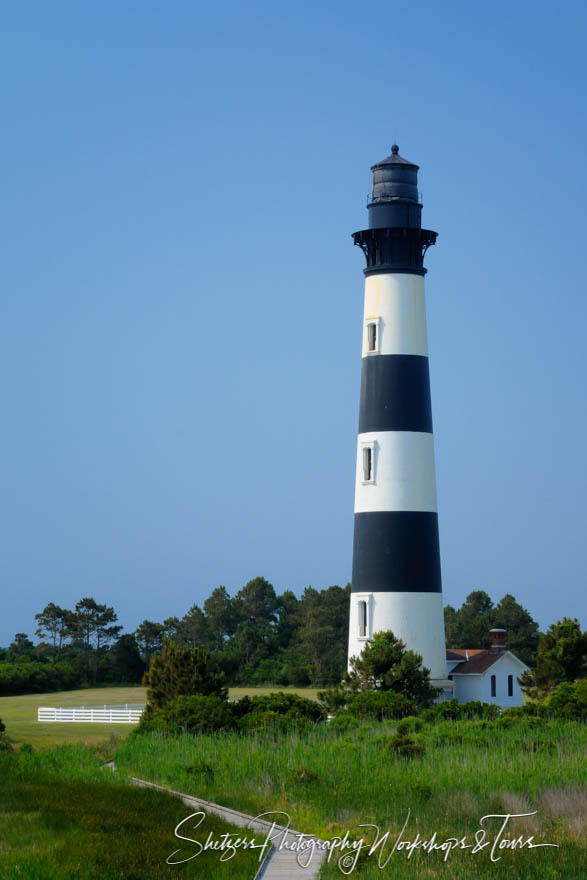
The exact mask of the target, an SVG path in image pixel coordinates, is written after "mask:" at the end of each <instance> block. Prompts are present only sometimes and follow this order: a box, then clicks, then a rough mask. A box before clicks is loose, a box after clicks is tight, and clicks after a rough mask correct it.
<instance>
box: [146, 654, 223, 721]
mask: <svg viewBox="0 0 587 880" xmlns="http://www.w3.org/2000/svg"><path fill="white" fill-rule="evenodd" d="M143 684H144V685H145V687H146V688H147V703H148V705H149V706H151V707H152V708H153V709H161V708H162V707H163V706H165V704H166V703H167V702H169V701H170V700H173V699H175V698H176V697H190V696H192V694H204V695H205V696H208V695H211V694H215V695H216V696H218V697H220V698H221V699H223V700H225V699H226V698H227V696H228V691H227V689H226V685H225V682H224V675H223V673H222V672H219V671H218V670H217V669H216V666H215V664H214V663H213V661H212V659H211V657H210V655H209V654H208V652H207V651H204V650H201V649H200V648H178V647H177V646H176V645H175V644H174V643H173V642H168V643H166V644H165V645H164V646H163V648H162V650H161V652H160V653H159V654H157V655H156V656H155V657H153V659H152V661H151V666H150V668H149V671H148V672H146V673H145V675H144V678H143Z"/></svg>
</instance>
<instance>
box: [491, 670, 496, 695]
mask: <svg viewBox="0 0 587 880" xmlns="http://www.w3.org/2000/svg"><path fill="white" fill-rule="evenodd" d="M491 696H492V697H496V696H497V679H496V678H495V675H492V676H491Z"/></svg>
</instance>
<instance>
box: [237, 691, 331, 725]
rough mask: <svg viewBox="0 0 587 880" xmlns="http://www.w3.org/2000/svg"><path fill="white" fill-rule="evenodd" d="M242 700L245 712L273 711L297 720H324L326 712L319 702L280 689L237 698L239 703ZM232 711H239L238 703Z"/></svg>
mask: <svg viewBox="0 0 587 880" xmlns="http://www.w3.org/2000/svg"><path fill="white" fill-rule="evenodd" d="M244 700H247V704H246V706H247V712H252V713H261V712H274V713H275V714H276V715H286V716H287V717H288V718H293V719H298V720H300V719H307V720H308V721H325V720H326V712H325V710H324V708H323V707H322V706H321V705H320V704H319V703H316V702H315V701H314V700H308V699H307V698H306V697H299V696H298V695H297V694H289V693H284V692H283V691H281V692H278V693H274V694H265V695H263V696H258V697H244V698H243V700H239V703H242V702H243V701H244ZM234 711H235V712H236V713H237V714H238V713H239V712H240V710H239V708H238V704H235V708H234ZM241 714H245V713H241Z"/></svg>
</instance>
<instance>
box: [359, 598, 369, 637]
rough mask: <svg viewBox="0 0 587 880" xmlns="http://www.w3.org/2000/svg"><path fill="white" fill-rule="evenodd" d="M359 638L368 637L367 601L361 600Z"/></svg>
mask: <svg viewBox="0 0 587 880" xmlns="http://www.w3.org/2000/svg"><path fill="white" fill-rule="evenodd" d="M359 638H360V639H365V638H367V603H366V602H363V601H361V602H359Z"/></svg>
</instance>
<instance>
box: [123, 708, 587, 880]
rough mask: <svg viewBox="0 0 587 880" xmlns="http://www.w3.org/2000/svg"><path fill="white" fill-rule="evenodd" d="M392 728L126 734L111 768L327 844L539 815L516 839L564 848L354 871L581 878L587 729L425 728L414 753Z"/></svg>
mask: <svg viewBox="0 0 587 880" xmlns="http://www.w3.org/2000/svg"><path fill="white" fill-rule="evenodd" d="M395 733H396V725H394V724H391V723H390V724H372V725H362V726H360V727H359V728H357V729H354V730H349V731H347V732H346V733H337V732H335V731H334V730H331V729H329V727H328V725H316V726H314V727H313V728H311V729H310V730H307V731H305V732H301V733H290V734H286V735H280V736H271V735H259V734H257V735H249V736H242V735H239V734H236V733H226V734H216V735H210V736H193V735H188V734H184V735H182V736H178V737H177V738H172V737H165V736H162V735H158V734H157V733H153V734H150V735H148V736H134V735H133V736H131V737H130V738H129V739H128V740H127V741H126V742H125V743H124V745H123V746H122V747H121V748H120V749H119V750H118V751H117V754H116V762H117V766H118V767H119V768H120V769H121V770H122V771H124V772H127V773H129V774H132V775H135V776H138V777H140V778H143V779H148V780H150V781H154V782H160V783H161V784H164V785H165V784H167V785H171V786H172V787H173V788H175V789H177V790H180V791H184V792H186V793H192V794H195V795H199V796H200V797H204V798H206V799H209V800H212V801H216V802H218V803H221V804H224V805H227V806H232V807H235V808H237V809H240V810H243V811H244V812H247V813H250V814H252V815H256V814H258V813H261V812H265V811H268V810H283V811H285V812H287V813H288V814H289V815H290V816H291V824H292V827H293V828H297V829H299V830H301V831H304V832H312V833H315V834H318V835H320V836H322V837H326V838H330V837H332V836H333V835H336V834H342V833H344V831H345V830H347V829H348V830H349V831H350V832H351V833H352V834H353V836H361V830H360V829H359V827H358V826H359V825H360V824H361V823H374V824H377V825H379V826H380V827H381V828H382V829H385V830H390V831H391V832H394V831H395V832H396V833H397V832H399V830H400V829H401V827H402V825H403V823H404V821H405V818H406V816H407V811H408V809H410V810H411V817H412V818H411V819H410V827H411V830H412V832H413V833H416V831H419V832H420V833H426V834H431V833H432V832H433V831H436V832H437V836H438V838H441V839H444V838H447V837H452V836H455V835H458V836H459V837H461V836H462V835H464V834H467V835H473V833H474V831H475V830H476V829H477V828H478V827H479V820H480V818H481V817H482V816H483V815H485V814H489V813H499V814H502V813H521V812H533V811H534V810H537V811H538V814H537V816H536V817H529V818H527V819H524V820H511V822H512V823H513V822H518V823H519V826H518V825H516V826H515V829H514V830H515V831H516V836H517V835H518V834H524V835H526V836H529V835H530V834H535V835H536V840H537V841H540V840H544V841H545V842H552V843H558V844H560V848H559V849H554V848H543V849H536V850H534V851H529V850H527V849H526V850H523V851H521V852H513V853H508V854H507V855H503V857H502V859H501V860H500V862H498V863H495V864H493V863H491V862H490V861H489V858H488V856H487V855H486V854H484V853H478V854H477V855H476V856H474V857H471V856H470V855H468V854H466V853H462V852H459V853H453V854H452V856H451V859H450V860H449V861H448V862H447V863H444V862H442V856H439V854H438V853H436V854H435V855H434V857H433V856H429V857H427V856H422V855H421V854H420V853H416V854H415V855H414V857H413V858H411V859H410V860H409V861H408V860H407V859H404V860H401V861H400V860H399V858H398V859H394V860H392V862H390V864H389V865H388V867H387V868H386V869H385V870H384V871H383V873H382V871H381V870H380V869H379V868H378V867H376V866H374V865H373V864H372V862H370V861H369V859H367V860H366V861H365V862H364V864H363V865H362V866H361V870H360V876H361V877H362V878H363V877H364V878H365V880H367V878H369V877H382V876H385V875H386V874H387V875H388V876H394V877H399V878H404V877H406V878H408V877H410V878H412V880H415V878H420V877H423V878H424V877H437V876H438V877H443V878H446V880H450V878H452V877H455V878H456V877H458V878H459V880H468V878H469V877H470V878H474V880H480V878H482V880H488V878H493V877H495V878H499V877H502V876H503V877H505V876H506V872H507V876H508V877H510V878H518V877H519V878H520V880H521V878H524V880H531V878H534V877H535V878H537V880H538V878H540V880H543V878H544V880H554V878H559V877H560V878H565V880H566V878H567V877H568V878H570V880H571V878H572V880H575V878H576V880H579V878H581V877H583V876H585V877H587V865H586V864H585V861H584V859H585V849H584V847H583V845H584V842H585V841H584V836H583V828H582V827H581V820H582V818H584V815H583V817H581V815H580V812H581V810H583V809H584V807H585V800H584V788H583V787H582V786H584V784H585V776H586V763H585V743H586V729H585V726H584V725H582V724H580V723H578V722H569V721H561V722H558V721H539V722H538V723H537V724H535V725H533V724H525V723H519V724H512V725H511V726H509V727H508V726H506V725H501V724H500V723H499V722H487V721H464V722H443V723H440V724H436V725H426V727H425V728H424V730H423V731H422V732H421V733H419V734H416V736H415V739H416V740H417V741H418V742H419V743H420V744H421V745H423V746H424V751H423V753H422V754H416V755H415V756H413V757H403V756H402V755H401V754H400V755H398V754H396V753H394V752H393V750H392V749H390V747H389V741H390V738H391V737H392V736H393V735H394V734H395ZM202 767H204V768H206V770H205V772H202V769H201V768H202ZM412 836H413V834H412ZM391 865H393V874H392V873H391ZM355 870H356V869H355ZM330 871H335V873H338V874H339V876H340V872H339V870H338V868H336V869H335V868H332V867H328V868H327V869H326V872H325V873H326V874H327V875H328V874H329V873H330ZM353 873H354V872H353ZM334 875H335V874H333V876H334ZM357 876H358V874H357Z"/></svg>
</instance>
